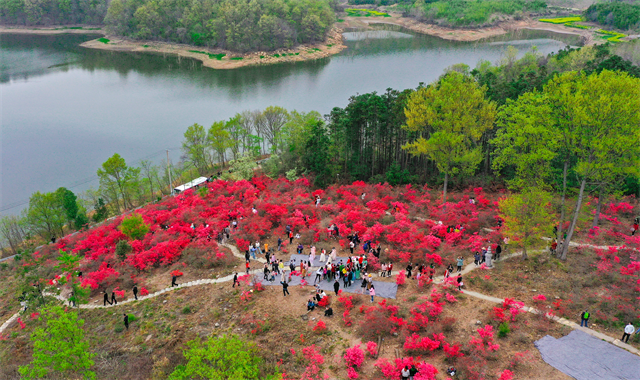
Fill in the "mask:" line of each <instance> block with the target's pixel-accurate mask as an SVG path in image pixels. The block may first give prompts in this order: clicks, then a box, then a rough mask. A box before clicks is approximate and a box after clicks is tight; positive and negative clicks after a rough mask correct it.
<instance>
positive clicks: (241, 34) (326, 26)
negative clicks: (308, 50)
mask: <svg viewBox="0 0 640 380" xmlns="http://www.w3.org/2000/svg"><path fill="white" fill-rule="evenodd" d="M334 21H335V16H334V11H333V10H332V8H331V6H330V2H329V1H328V0H320V1H310V0H286V1H285V0H265V1H259V2H257V1H248V0H240V1H236V0H222V1H217V0H198V1H194V2H189V3H184V2H179V1H173V0H167V1H162V2H158V1H153V0H150V1H142V2H130V1H125V0H113V1H112V2H111V5H110V6H109V10H108V12H107V15H106V17H105V24H106V26H107V31H108V32H109V33H113V34H116V35H120V36H125V37H129V38H133V39H153V40H160V41H168V42H177V43H186V44H191V45H195V46H207V47H209V48H221V49H228V50H233V51H238V52H248V51H256V50H276V49H280V48H291V47H293V46H295V45H298V44H304V43H309V42H319V41H323V40H324V39H325V37H326V34H327V32H328V31H329V30H330V29H331V27H332V26H333V23H334Z"/></svg>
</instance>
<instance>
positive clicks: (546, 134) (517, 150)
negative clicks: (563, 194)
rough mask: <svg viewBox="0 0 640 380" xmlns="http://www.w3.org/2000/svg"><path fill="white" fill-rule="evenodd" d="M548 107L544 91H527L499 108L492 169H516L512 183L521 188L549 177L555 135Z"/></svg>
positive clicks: (555, 151)
mask: <svg viewBox="0 0 640 380" xmlns="http://www.w3.org/2000/svg"><path fill="white" fill-rule="evenodd" d="M550 118H551V108H550V107H549V106H548V104H547V99H546V96H545V95H544V94H540V93H537V92H530V93H526V94H524V95H522V96H520V97H519V98H518V99H517V100H515V101H513V100H508V101H507V104H506V105H505V106H503V107H501V109H500V113H499V117H498V123H497V125H498V130H497V133H496V138H495V139H493V140H492V141H491V144H492V145H493V146H494V147H495V151H494V160H493V168H494V169H496V170H500V169H504V168H506V167H513V168H514V169H515V177H514V179H513V180H511V181H510V182H511V186H513V187H515V188H522V187H524V186H530V185H532V184H535V183H538V182H540V181H544V180H548V178H549V176H550V175H551V174H552V170H551V167H550V165H551V162H552V161H553V159H554V158H555V157H556V156H557V155H558V149H559V148H558V139H557V137H558V136H557V135H555V134H554V133H553V131H552V130H551V129H550V128H549V124H550Z"/></svg>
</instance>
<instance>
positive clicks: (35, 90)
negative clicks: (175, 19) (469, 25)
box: [0, 29, 578, 213]
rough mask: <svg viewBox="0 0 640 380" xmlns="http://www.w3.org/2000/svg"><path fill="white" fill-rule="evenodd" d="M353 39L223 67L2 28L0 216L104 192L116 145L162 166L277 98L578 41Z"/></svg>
mask: <svg viewBox="0 0 640 380" xmlns="http://www.w3.org/2000/svg"><path fill="white" fill-rule="evenodd" d="M345 37H346V44H347V45H348V49H346V50H345V51H343V52H342V53H341V54H339V55H337V56H333V57H330V58H325V59H321V60H316V61H310V62H298V63H290V64H286V63H285V64H278V65H271V66H263V67H249V68H242V69H237V70H219V71H217V70H212V69H208V68H204V67H202V65H201V64H200V62H198V61H194V60H190V59H178V58H177V57H173V56H165V55H154V54H137V53H120V52H104V51H96V50H90V49H83V48H80V47H79V46H78V44H80V43H82V42H83V41H86V40H90V39H93V38H95V36H82V35H59V36H26V35H0V106H1V108H0V125H1V129H0V140H1V145H0V150H1V155H0V169H1V173H2V174H1V176H0V181H1V185H0V212H2V213H17V212H19V211H20V210H21V209H22V208H24V204H23V203H24V202H25V201H27V200H28V198H29V195H30V194H31V193H33V192H35V191H38V190H39V191H53V190H55V189H56V188H58V187H60V186H66V187H69V188H71V189H72V190H74V191H75V192H79V191H82V190H84V189H87V188H89V187H94V188H97V187H98V181H97V179H94V178H95V174H96V170H97V169H98V167H99V166H100V165H101V164H102V162H104V161H105V160H106V159H107V158H108V157H110V156H111V155H113V153H115V152H118V153H120V154H121V155H122V156H123V157H124V158H125V159H126V160H127V162H128V163H130V164H134V163H137V161H138V160H140V159H143V158H151V159H152V160H155V161H156V162H158V163H159V162H160V161H161V160H162V158H163V157H165V155H164V150H165V149H171V151H172V152H171V154H172V160H174V161H175V160H177V159H179V156H180V150H179V147H180V145H181V140H182V135H183V133H184V131H185V130H186V128H187V127H188V126H189V125H191V124H193V123H199V124H202V125H205V126H208V125H211V123H212V122H214V121H216V120H222V119H226V118H229V117H231V116H233V115H234V114H235V113H237V112H241V111H243V110H247V109H249V110H252V109H263V108H265V107H267V106H270V105H279V106H282V107H285V108H287V109H289V110H294V109H295V110H298V111H311V110H317V111H320V112H321V113H323V114H325V113H328V112H329V111H330V110H331V108H333V107H335V106H340V107H343V106H345V105H346V104H347V102H348V99H349V97H350V96H351V95H354V94H356V93H366V92H371V91H378V92H383V91H385V89H387V88H395V89H405V88H413V87H416V86H417V85H418V84H419V83H420V82H425V83H429V82H431V81H433V80H435V79H437V78H438V76H440V75H441V74H442V72H443V70H444V69H445V68H446V67H448V66H450V65H452V64H456V63H466V64H468V65H470V66H471V67H474V66H475V65H476V63H477V62H478V61H480V60H488V61H492V62H495V61H497V60H499V59H500V57H501V55H502V54H503V52H504V51H505V49H506V48H507V47H508V46H509V45H513V46H515V47H516V48H517V49H519V51H520V53H521V54H524V52H526V51H529V50H530V49H532V48H534V47H536V48H537V49H538V51H540V52H541V53H543V54H548V53H551V52H555V51H557V50H559V49H561V48H563V47H564V46H566V45H568V44H570V45H576V44H577V43H578V40H577V38H576V37H574V36H570V35H560V34H554V33H551V32H545V31H519V32H516V33H515V34H510V35H507V36H501V37H499V38H494V39H491V40H485V41H480V42H472V43H463V42H451V41H445V40H442V39H439V38H436V37H430V36H422V35H414V34H410V33H407V32H402V31H400V30H398V29H395V30H375V31H365V32H362V31H360V32H358V31H354V32H347V33H345ZM92 179H93V180H92ZM12 206H15V207H12ZM10 207H11V208H10Z"/></svg>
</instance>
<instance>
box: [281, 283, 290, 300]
mask: <svg viewBox="0 0 640 380" xmlns="http://www.w3.org/2000/svg"><path fill="white" fill-rule="evenodd" d="M280 283H281V284H282V294H283V296H284V297H286V296H287V294H289V295H290V293H289V289H288V288H289V284H287V282H286V281H280Z"/></svg>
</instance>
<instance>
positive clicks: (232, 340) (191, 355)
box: [169, 335, 280, 380]
mask: <svg viewBox="0 0 640 380" xmlns="http://www.w3.org/2000/svg"><path fill="white" fill-rule="evenodd" d="M187 347H188V348H187V349H186V350H185V351H184V357H185V359H187V364H186V365H180V366H178V367H176V369H175V370H174V371H173V373H172V374H171V375H170V376H169V379H171V380H181V379H230V380H236V379H237V380H241V379H243V380H253V379H256V380H257V379H271V380H275V379H279V378H280V374H279V373H278V372H277V371H271V373H265V371H261V367H262V366H263V363H262V361H263V359H262V358H261V357H260V356H259V355H258V354H257V347H256V345H255V344H254V343H250V342H245V341H243V340H241V339H240V338H238V337H237V336H235V335H229V336H228V335H223V336H220V337H212V336H210V337H209V338H207V339H206V340H204V341H201V340H200V339H197V340H192V341H190V342H188V343H187Z"/></svg>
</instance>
